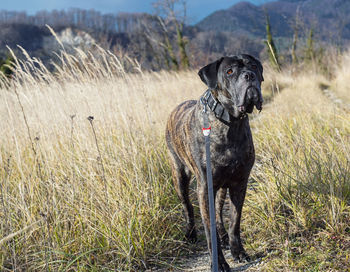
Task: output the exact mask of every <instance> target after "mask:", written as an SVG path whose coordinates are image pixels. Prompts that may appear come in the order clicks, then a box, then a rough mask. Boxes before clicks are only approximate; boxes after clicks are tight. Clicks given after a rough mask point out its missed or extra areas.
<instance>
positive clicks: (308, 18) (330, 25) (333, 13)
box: [196, 0, 350, 43]
mask: <svg viewBox="0 0 350 272" xmlns="http://www.w3.org/2000/svg"><path fill="white" fill-rule="evenodd" d="M266 14H268V15H269V17H270V22H271V25H272V27H273V34H274V35H275V36H277V37H291V35H292V33H293V28H294V27H295V25H296V18H297V17H298V20H299V21H298V25H299V27H300V28H301V29H302V30H308V29H310V28H313V29H314V30H315V32H316V33H317V35H318V37H319V38H320V39H322V40H328V41H331V40H332V41H333V42H334V41H335V42H339V43H345V42H348V41H349V40H350V1H347V0H280V1H275V2H269V3H265V4H263V5H260V6H256V5H253V4H251V3H248V2H240V3H238V4H236V5H234V6H232V7H230V8H229V9H226V10H219V11H217V12H214V13H212V14H211V15H209V16H208V17H206V18H204V19H203V20H202V21H200V22H199V23H198V24H197V25H196V26H198V27H199V28H200V29H201V30H203V31H211V30H214V31H228V32H232V33H245V34H247V35H250V36H253V37H259V38H262V37H264V36H265V21H266V16H265V15H266Z"/></svg>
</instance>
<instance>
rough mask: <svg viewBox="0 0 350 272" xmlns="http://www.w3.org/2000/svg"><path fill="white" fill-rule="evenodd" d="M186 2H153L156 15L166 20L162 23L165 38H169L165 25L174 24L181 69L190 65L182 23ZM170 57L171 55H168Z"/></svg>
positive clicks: (185, 11)
mask: <svg viewBox="0 0 350 272" xmlns="http://www.w3.org/2000/svg"><path fill="white" fill-rule="evenodd" d="M186 3H187V2H186V0H158V1H156V2H154V3H153V6H154V7H155V9H156V11H157V13H158V15H159V16H163V17H164V18H165V20H166V22H165V23H164V22H163V23H162V28H163V31H164V34H165V35H166V36H167V38H166V37H165V40H169V36H168V33H169V32H168V30H167V27H166V25H172V24H173V25H174V26H175V32H176V41H177V46H178V48H179V53H180V63H181V67H182V68H183V69H188V68H189V66H190V62H189V58H188V55H187V52H186V46H187V44H188V41H187V40H186V39H185V37H184V35H183V30H184V25H185V23H186V20H187V8H186ZM169 41H170V40H169ZM169 53H170V52H169ZM170 58H172V57H171V56H170Z"/></svg>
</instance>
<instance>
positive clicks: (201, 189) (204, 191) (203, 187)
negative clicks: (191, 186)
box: [197, 179, 231, 272]
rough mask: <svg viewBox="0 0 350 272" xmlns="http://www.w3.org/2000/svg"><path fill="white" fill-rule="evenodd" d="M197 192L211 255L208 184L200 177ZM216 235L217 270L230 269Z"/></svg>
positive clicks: (224, 271) (225, 270)
mask: <svg viewBox="0 0 350 272" xmlns="http://www.w3.org/2000/svg"><path fill="white" fill-rule="evenodd" d="M197 180H199V179H197ZM197 193H198V202H199V208H200V212H201V216H202V221H203V225H204V230H205V236H206V238H207V245H208V250H209V253H210V255H211V254H212V245H211V239H210V217H209V200H208V185H207V182H206V180H203V179H202V180H201V182H197ZM215 195H216V191H214V196H215ZM216 236H217V248H218V261H219V271H223V272H227V271H231V270H230V266H229V265H228V264H227V262H226V260H225V257H224V254H223V253H222V250H221V246H220V239H219V235H218V234H217V235H216Z"/></svg>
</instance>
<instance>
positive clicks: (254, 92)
mask: <svg viewBox="0 0 350 272" xmlns="http://www.w3.org/2000/svg"><path fill="white" fill-rule="evenodd" d="M262 103H263V99H262V96H261V92H260V90H259V89H258V88H256V87H253V86H251V87H248V88H247V90H246V94H245V97H244V103H243V104H242V105H239V106H238V107H237V108H238V112H239V113H240V115H241V116H242V115H246V114H247V113H252V112H253V110H254V106H255V107H256V109H257V110H258V111H259V112H260V111H261V110H262Z"/></svg>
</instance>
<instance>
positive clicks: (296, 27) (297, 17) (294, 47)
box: [291, 7, 301, 64]
mask: <svg viewBox="0 0 350 272" xmlns="http://www.w3.org/2000/svg"><path fill="white" fill-rule="evenodd" d="M300 28H301V20H300V10H299V7H298V8H297V11H296V15H295V20H294V25H293V29H294V33H293V42H292V53H291V54H292V63H293V64H297V63H298V57H297V54H296V50H297V43H298V35H299V30H300Z"/></svg>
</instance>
